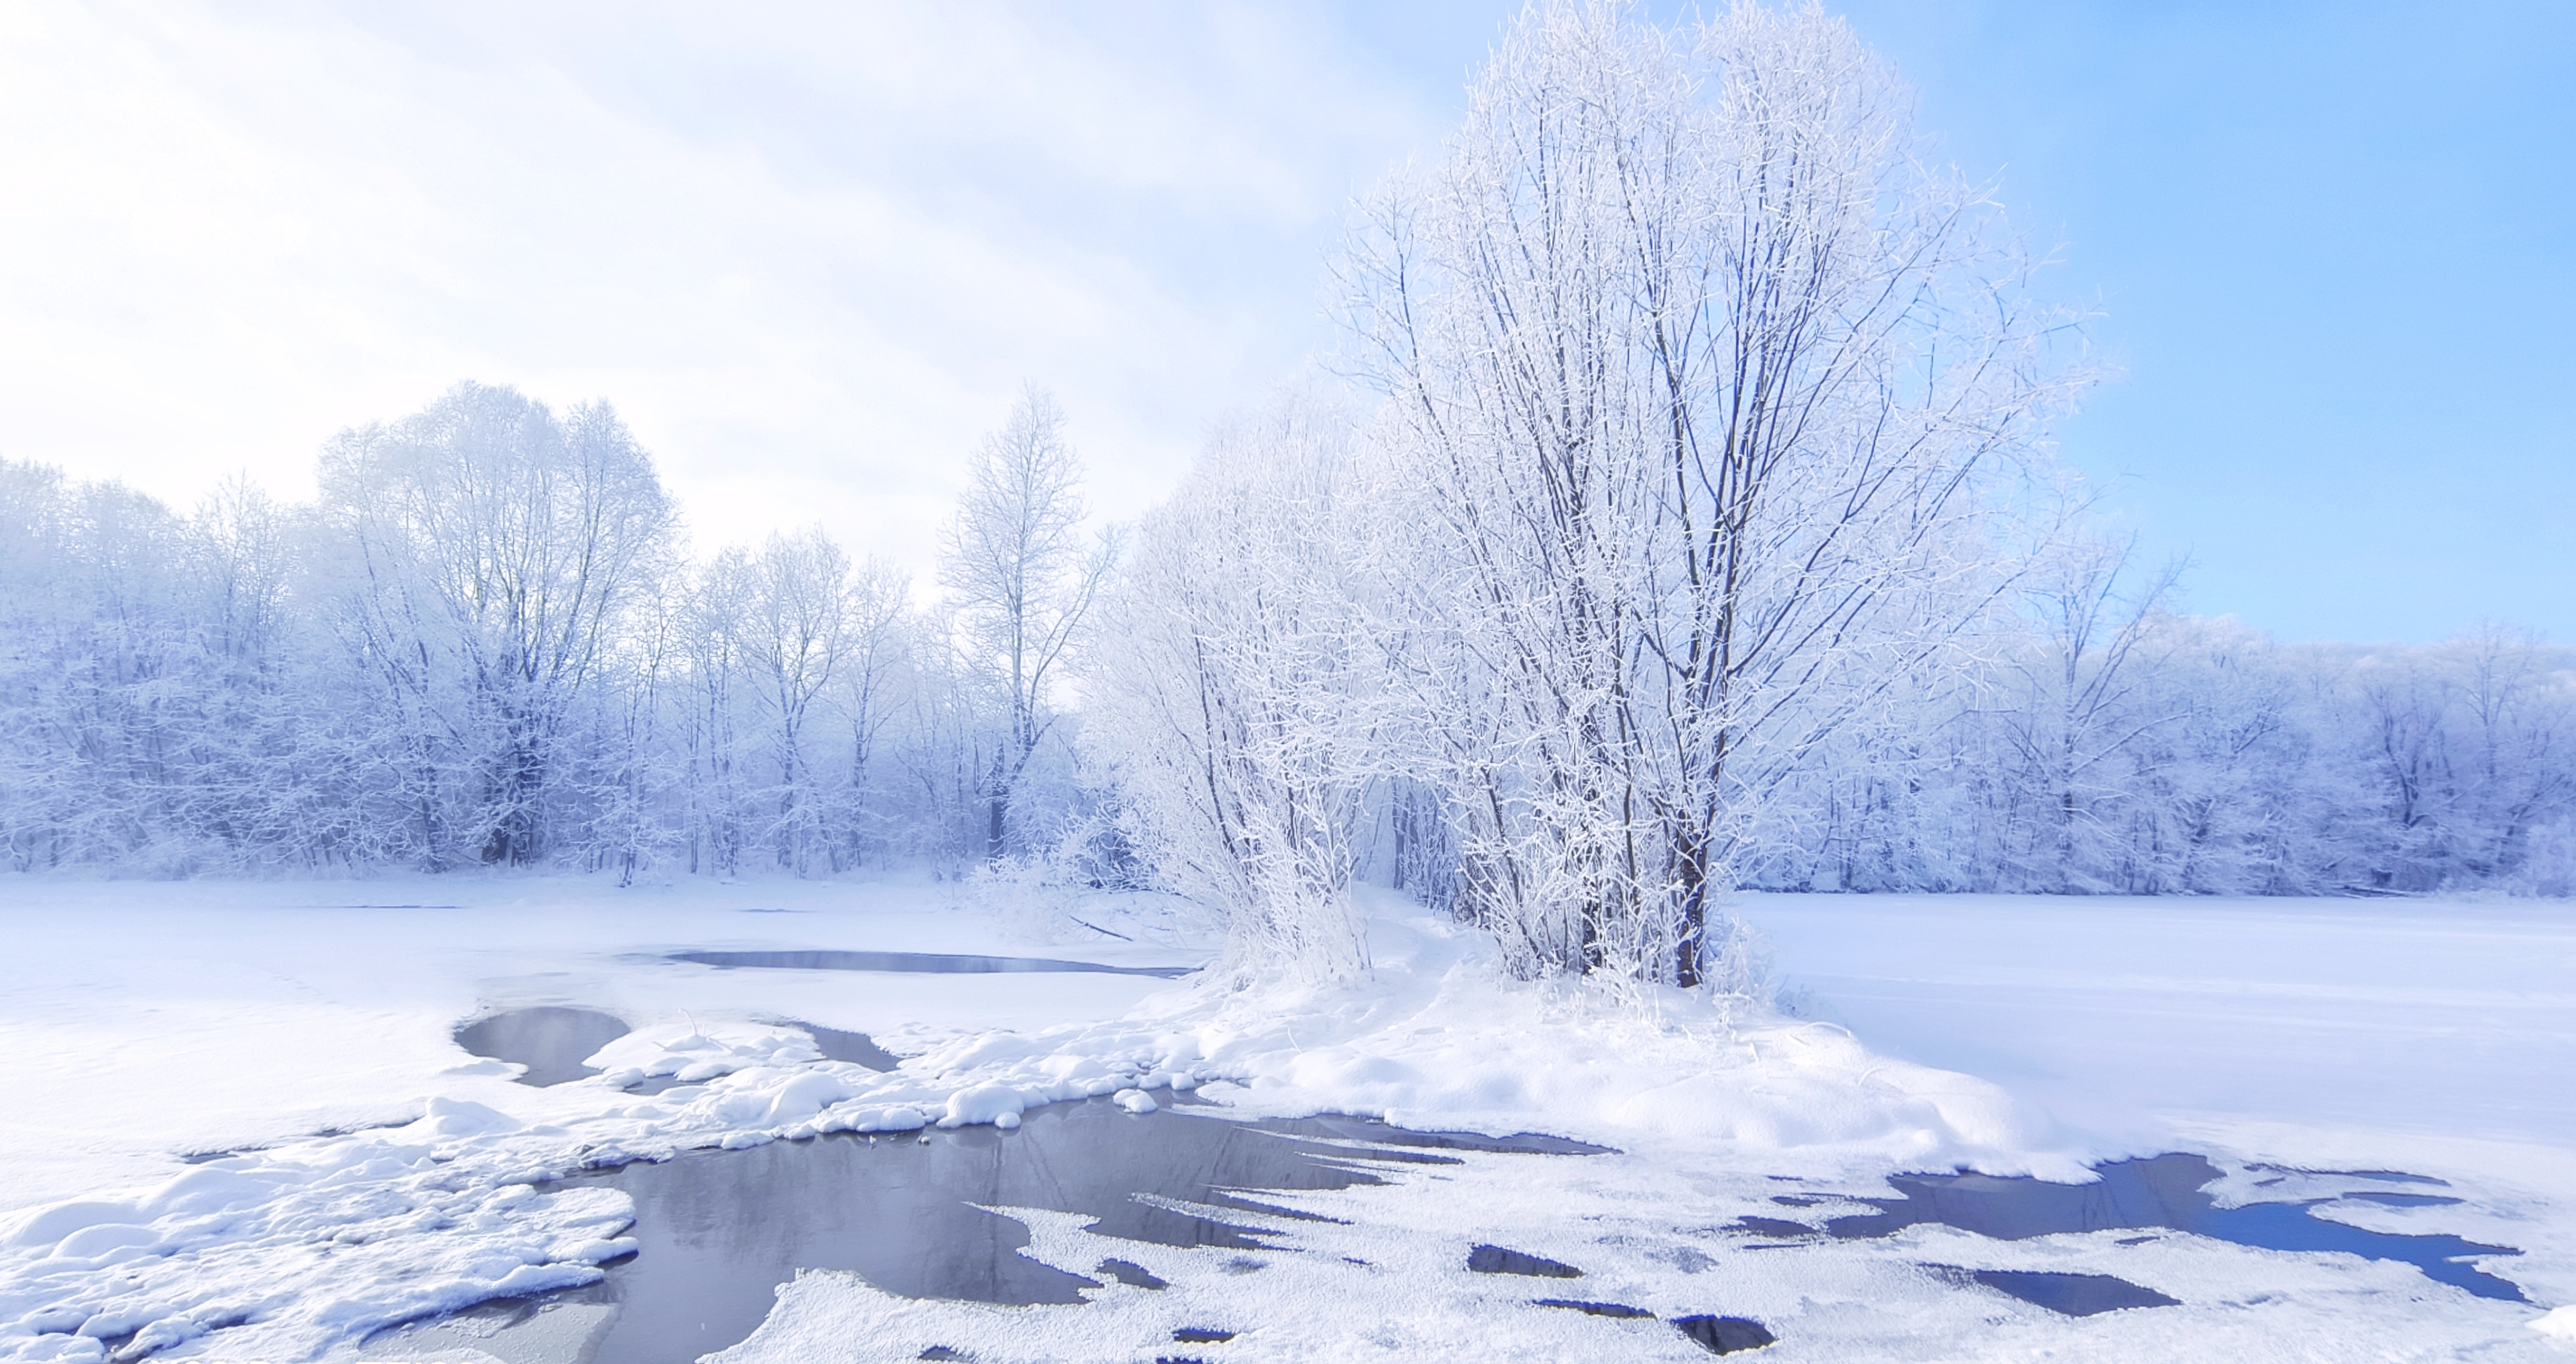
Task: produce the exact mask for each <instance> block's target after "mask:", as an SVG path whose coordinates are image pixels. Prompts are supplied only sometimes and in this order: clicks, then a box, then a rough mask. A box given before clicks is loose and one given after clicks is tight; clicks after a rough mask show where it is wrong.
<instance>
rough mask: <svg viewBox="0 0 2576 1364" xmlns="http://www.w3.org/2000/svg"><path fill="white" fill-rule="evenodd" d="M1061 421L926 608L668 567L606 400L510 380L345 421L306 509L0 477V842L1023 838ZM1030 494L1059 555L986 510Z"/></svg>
mask: <svg viewBox="0 0 2576 1364" xmlns="http://www.w3.org/2000/svg"><path fill="white" fill-rule="evenodd" d="M1059 424H1060V418H1059V417H1058V416H1057V415H1056V414H1055V412H1054V411H1053V409H1052V407H1051V406H1050V405H1048V404H1046V403H1045V402H1044V401H1043V399H1032V401H1031V402H1030V403H1026V404H1023V406H1022V409H1021V412H1020V414H1019V417H1018V418H1017V419H1016V420H1015V424H1014V426H1013V427H1012V428H1010V429H1009V430H1007V431H1005V432H1003V433H999V434H997V435H996V437H995V438H994V441H993V442H991V443H990V444H988V446H987V448H986V449H985V450H984V451H983V452H982V456H981V458H980V459H979V462H978V465H977V467H978V468H979V470H981V471H983V473H984V475H985V477H983V478H981V479H980V481H979V483H978V489H977V492H976V493H975V494H974V495H972V496H970V498H969V499H968V504H967V505H966V506H965V507H962V508H961V510H960V515H959V520H958V525H957V528H956V532H955V534H954V535H953V536H952V541H954V543H953V544H952V549H953V550H954V551H955V552H954V553H953V554H952V561H953V565H954V569H955V571H954V573H953V574H952V575H951V577H952V580H953V582H954V584H955V586H954V589H953V590H952V591H951V592H950V593H949V594H948V596H947V598H944V599H943V600H942V602H941V603H939V604H937V605H933V606H925V605H923V604H920V603H918V602H917V601H916V599H915V594H914V592H913V590H912V587H911V584H910V583H909V582H908V581H907V580H906V578H905V575H903V574H902V573H900V572H898V571H896V570H894V569H891V568H889V567H887V566H886V565H885V564H883V563H882V562H879V561H876V560H870V559H853V557H852V556H851V555H850V554H849V552H848V551H847V550H845V549H844V548H843V547H841V546H840V545H839V544H837V543H835V542H834V541H833V539H832V538H831V537H830V536H829V535H827V534H825V533H824V532H822V531H821V530H819V529H816V530H806V531H802V532H796V533H790V534H780V535H774V536H772V537H770V538H769V540H768V541H767V542H766V543H764V544H761V545H759V546H757V547H748V546H744V547H733V548H727V549H724V550H722V551H720V552H718V553H715V554H713V555H711V556H708V557H707V558H705V560H704V561H703V562H696V563H692V562H690V561H689V560H688V558H687V556H686V555H685V553H684V544H683V540H682V537H681V530H680V525H679V521H678V517H677V515H676V512H675V510H674V508H673V507H672V505H671V503H670V500H669V498H668V497H667V496H666V494H665V493H664V491H663V489H662V487H661V484H660V481H659V479H658V478H657V477H656V475H655V472H654V469H653V465H652V461H651V459H650V458H649V457H648V456H647V454H646V453H645V452H644V451H643V450H642V449H641V448H639V447H638V446H637V444H636V443H635V441H634V439H633V438H632V437H631V436H630V435H629V434H628V432H627V431H626V429H625V427H624V426H623V425H621V424H620V423H619V421H618V419H617V417H616V415H615V413H614V412H612V411H611V410H610V409H608V408H607V407H606V406H605V405H599V404H593V405H586V406H582V407H577V408H574V409H572V410H570V411H568V412H564V413H556V412H553V411H551V410H549V409H548V408H547V407H546V406H544V405H543V404H540V403H537V402H532V401H530V400H529V399H527V398H525V397H523V396H521V395H520V394H518V393H516V392H514V391H512V390H510V389H507V388H494V387H485V386H480V385H474V384H466V385H461V386H459V387H458V388H457V389H455V390H454V391H452V392H450V393H448V394H447V395H446V396H444V397H443V398H441V399H440V400H439V401H437V402H436V403H434V404H432V405H431V406H430V407H429V408H428V409H427V410H425V411H423V412H421V413H418V414H416V415H414V416H412V417H409V418H406V419H403V420H401V421H398V422H394V423H391V424H389V425H378V426H371V427H367V428H364V429H360V430H355V431H348V432H344V433H342V434H341V435H340V436H339V437H337V438H336V439H334V440H333V441H332V442H331V443H330V444H329V446H328V447H327V449H326V450H325V451H324V453H323V455H322V460H321V469H320V474H321V477H320V486H321V495H320V497H319V499H318V501H317V502H316V503H315V504H313V505H311V506H303V507H288V506H281V505H279V504H277V503H275V502H273V501H271V500H270V499H269V498H267V497H266V496H264V495H263V494H262V493H261V492H260V491H259V490H258V489H256V488H254V487H251V486H248V485H247V484H241V483H235V484H232V485H228V486H226V487H225V488H223V489H222V490H221V491H219V492H217V493H216V494H215V495H213V496H212V497H210V498H208V499H207V500H206V501H205V503H204V504H203V505H201V506H200V507H198V508H197V509H196V510H195V511H194V512H193V513H191V514H186V515H181V514H178V513H175V512H173V511H172V510H170V509H169V508H167V507H164V506H162V505H161V504H159V503H158V502H155V501H153V500H152V499H150V498H147V497H144V496H142V495H140V494H138V493H136V492H133V491H132V490H130V489H127V488H124V487H122V486H119V485H117V484H114V483H72V482H69V481H67V480H65V479H64V478H63V477H62V476H61V475H60V474H59V473H58V472H56V471H54V470H52V469H49V468H45V467H42V466H37V465H31V464H25V463H13V462H6V461H0V854H5V857H6V859H7V862H8V865H10V866H11V867H14V868H16V869H18V870H39V869H49V868H59V867H94V868H100V869H106V870H113V871H119V872H129V873H140V874H149V875H174V876H175V875H190V874H197V873H230V874H244V873H259V872H279V871H288V872H323V871H339V870H354V869H365V868H376V867H407V868H419V869H426V870H432V871H436V870H445V869H451V868H458V867H468V866H478V865H486V864H493V865H506V866H537V865H544V866H557V867H572V868H582V869H589V870H606V871H614V872H616V873H618V874H619V875H621V876H632V875H633V874H635V873H637V872H639V871H643V870H646V869H654V870H677V871H682V872H691V873H701V874H710V875H720V876H731V875H736V874H744V873H751V872H759V871H770V870H778V871H787V872H792V873H795V874H798V875H816V874H824V873H830V872H836V871H849V870H853V869H856V868H860V867H867V866H877V865H884V864H887V863H901V864H904V865H919V864H925V863H927V864H930V865H934V866H938V867H942V868H950V869H954V868H959V867H963V866H966V865H969V864H972V863H978V862H982V861H984V860H987V859H989V858H991V857H993V856H995V855H998V854H1000V853H1002V852H1004V851H1005V850H1017V849H1019V848H1023V847H1027V846H1032V845H1034V844H1036V843H1041V842H1044V841H1046V840H1047V839H1050V838H1052V837H1053V832H1052V831H1053V830H1054V829H1055V827H1056V825H1057V824H1058V823H1060V822H1061V820H1062V819H1063V818H1064V817H1065V811H1066V806H1067V799H1066V794H1065V793H1066V782H1065V781H1064V779H1063V778H1064V773H1065V771H1066V769H1067V764H1066V761H1065V759H1064V756H1063V747H1062V745H1061V743H1055V744H1052V745H1049V744H1048V743H1047V742H1046V741H1047V740H1048V739H1049V738H1050V737H1051V736H1052V734H1053V725H1054V720H1055V717H1054V714H1053V712H1052V710H1051V709H1050V708H1049V706H1048V703H1047V700H1046V698H1047V696H1048V695H1050V694H1051V686H1052V678H1050V677H1049V676H1048V675H1047V674H1046V668H1047V667H1048V666H1050V665H1051V664H1052V662H1053V659H1054V656H1055V655H1057V654H1060V653H1061V652H1062V649H1063V644H1064V636H1065V635H1067V634H1068V633H1069V627H1070V625H1071V624H1073V623H1076V622H1077V620H1078V616H1079V612H1080V609H1081V605H1082V603H1083V602H1084V601H1085V600H1087V596H1088V592H1089V590H1090V586H1091V584H1092V583H1093V582H1096V577H1097V573H1098V564H1097V563H1095V562H1090V561H1087V560H1084V559H1082V558H1081V557H1080V556H1079V555H1078V554H1075V553H1072V552H1071V551H1072V550H1074V549H1078V548H1079V547H1078V546H1071V545H1070V544H1069V540H1070V536H1071V528H1072V523H1073V522H1074V521H1075V520H1078V519H1079V515H1080V511H1079V503H1078V501H1076V500H1074V497H1073V490H1072V488H1071V486H1070V482H1069V479H1068V478H1067V477H1065V475H1066V474H1067V473H1068V472H1069V470H1070V468H1071V465H1070V454H1069V452H1068V451H1066V450H1065V449H1064V448H1063V445H1062V442H1061V439H1060V436H1059V434H1058V430H1057V428H1058V425H1059ZM1012 441H1016V442H1017V444H1016V445H1009V444H1008V443H1009V442H1012ZM1006 447H1007V448H1006ZM1033 468H1034V469H1038V470H1040V471H1041V472H1043V471H1045V470H1049V469H1052V470H1054V471H1055V474H1056V476H1057V485H1052V486H1047V487H1038V488H1034V489H1033V488H1030V487H1027V486H1018V487H1014V486H1011V485H1010V477H1009V475H1010V474H1011V473H1012V472H1013V471H1015V470H1016V471H1021V472H1026V471H1028V470H1030V469H1033ZM1031 494H1034V495H1036V496H1038V497H1041V498H1043V499H1046V500H1047V501H1048V503H1049V506H1050V508H1051V509H1052V510H1051V514H1052V515H1053V517H1054V518H1055V522H1056V523H1057V524H1056V525H1054V526H1053V527H1051V528H1050V527H1038V528H1037V529H1038V530H1039V531H1042V532H1051V533H1053V534H1055V538H1056V540H1057V541H1060V542H1068V543H1039V542H1037V541H1033V540H1031V539H1029V538H1028V536H1027V535H1026V534H1024V533H1025V532H1028V531H1029V530H1030V529H1031V528H1030V527H1028V526H1025V525H1018V524H1009V525H1006V524H1005V523H1009V522H1012V521H1013V518H1014V517H1015V516H1016V514H1017V512H1018V511H1019V510H1020V507H1019V506H1018V505H1017V504H1016V503H1015V501H1014V499H1015V497H1025V496H1027V495H1031ZM988 530H989V531H990V532H991V534H993V535H994V536H997V537H999V538H1000V539H1002V540H1005V541H1009V542H1010V543H1008V544H1005V545H1003V546H1001V547H1000V548H999V550H998V551H996V552H994V553H984V554H982V556H981V557H980V558H979V557H977V556H978V552H979V550H980V549H983V548H990V547H980V546H978V545H977V544H975V543H973V542H974V540H975V537H976V536H977V535H978V534H982V533H985V532H986V531H988ZM1015 536H1017V537H1019V538H1017V539H1014V538H1013V537H1015ZM997 574H1007V575H1009V581H1008V582H1006V583H997V582H996V581H995V578H996V575H997ZM1086 574H1088V575H1090V576H1089V577H1086V576H1085V575H1086ZM1032 626H1034V627H1035V628H1038V629H1040V630H1041V631H1044V630H1052V631H1053V633H1054V636H1055V637H1054V638H1052V639H1045V638H1041V639H1036V640H1034V641H1031V640H1024V639H1018V638H1014V637H1013V632H1014V631H1015V630H1022V629H1026V628H1029V627H1032ZM1010 657H1016V658H1018V659H1019V660H1020V661H1021V665H1022V666H1021V669H1020V675H1019V677H1018V678H1017V679H1016V680H1015V678H1014V677H1013V675H1012V671H1011V668H1010V667H1009V666H1008V658H1010ZM1050 763H1051V764H1052V766H1050V765H1049V764H1050Z"/></svg>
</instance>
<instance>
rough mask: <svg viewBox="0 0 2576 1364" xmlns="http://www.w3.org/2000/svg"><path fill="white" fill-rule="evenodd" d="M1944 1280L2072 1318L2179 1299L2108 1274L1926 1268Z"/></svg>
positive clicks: (2172, 1303) (2167, 1304) (2177, 1303)
mask: <svg viewBox="0 0 2576 1364" xmlns="http://www.w3.org/2000/svg"><path fill="white" fill-rule="evenodd" d="M1926 1268H1929V1269H1931V1270H1933V1271H1934V1272H1936V1273H1939V1274H1941V1275H1942V1277H1944V1278H1948V1279H1951V1280H1953V1281H1956V1282H1961V1283H1974V1284H1981V1285H1983V1286H1985V1287H1987V1288H1991V1289H1993V1290H1995V1291H1996V1292H1998V1293H2002V1294H2004V1295H2006V1296H2008V1297H2015V1298H2019V1299H2021V1300H2022V1301H2023V1302H2026V1303H2031V1304H2033V1305H2035V1306H2039V1307H2045V1308H2047V1309H2048V1310H2049V1311H2051V1312H2062V1313H2064V1314H2065V1315H2067V1316H2070V1317H2089V1316H2092V1315H2094V1314H2095V1313H2098V1312H2117V1311H2121V1310H2123V1309H2125V1308H2131V1307H2179V1306H2181V1305H2182V1300H2181V1299H2180V1298H2169V1297H2166V1296H2165V1295H2164V1294H2162V1293H2159V1292H2157V1291H2156V1290H2154V1289H2152V1288H2147V1287H2143V1286H2141V1285H2139V1284H2133V1283H2131V1282H2129V1281H2128V1280H2126V1279H2122V1278H2115V1277H2113V1276H2111V1275H2109V1274H2059V1273H2049V1272H2043V1271H2038V1270H2027V1269H1961V1268H1958V1267H1957V1266H1955V1265H1929V1266H1926Z"/></svg>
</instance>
